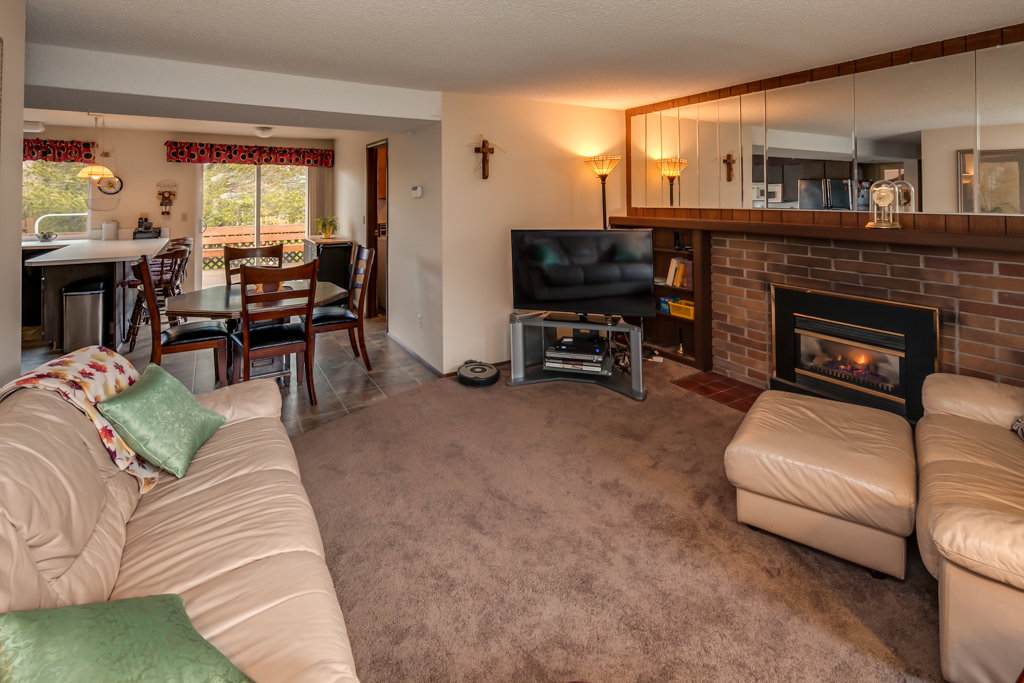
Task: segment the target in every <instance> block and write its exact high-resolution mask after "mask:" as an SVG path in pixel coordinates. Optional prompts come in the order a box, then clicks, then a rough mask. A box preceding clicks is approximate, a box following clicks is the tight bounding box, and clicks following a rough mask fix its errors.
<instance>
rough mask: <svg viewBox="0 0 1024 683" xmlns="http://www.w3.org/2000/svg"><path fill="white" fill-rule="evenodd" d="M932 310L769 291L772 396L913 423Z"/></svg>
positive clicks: (927, 366) (929, 368) (927, 359)
mask: <svg viewBox="0 0 1024 683" xmlns="http://www.w3.org/2000/svg"><path fill="white" fill-rule="evenodd" d="M938 313H939V312H938V309H935V308H926V307H923V306H912V305H908V304H899V303H892V302H889V301H881V300H877V299H866V298H863V297H854V296H845V295H839V294H833V293H831V292H819V291H815V290H809V289H796V288H791V287H784V286H782V285H773V286H772V341H773V344H772V349H773V358H772V361H773V366H772V380H771V386H772V388H773V389H783V390H789V391H797V392H799V393H805V394H811V395H816V396H822V397H825V398H831V399H835V400H838V401H846V402H849V403H858V404H861V405H866V406H871V407H873V408H880V409H882V410H888V411H891V412H894V413H896V414H898V415H902V416H904V417H906V418H907V419H908V420H910V421H912V422H916V421H917V420H918V419H920V417H921V415H922V414H923V408H922V406H921V386H922V385H923V384H924V378H925V377H927V376H928V375H929V374H931V373H933V372H935V370H936V358H937V351H938Z"/></svg>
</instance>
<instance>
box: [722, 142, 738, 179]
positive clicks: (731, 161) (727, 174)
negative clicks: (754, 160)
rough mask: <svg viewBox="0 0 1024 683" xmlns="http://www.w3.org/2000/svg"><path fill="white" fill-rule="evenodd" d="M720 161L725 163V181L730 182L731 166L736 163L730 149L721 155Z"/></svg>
mask: <svg viewBox="0 0 1024 683" xmlns="http://www.w3.org/2000/svg"><path fill="white" fill-rule="evenodd" d="M722 163H723V164H725V182H727V183H731V182H732V167H733V165H734V164H735V163H736V157H734V156H733V155H732V150H729V153H728V154H726V155H725V156H724V157H722Z"/></svg>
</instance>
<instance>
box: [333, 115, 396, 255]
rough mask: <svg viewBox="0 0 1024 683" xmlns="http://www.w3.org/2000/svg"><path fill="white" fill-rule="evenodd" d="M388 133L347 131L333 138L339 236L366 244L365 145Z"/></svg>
mask: <svg viewBox="0 0 1024 683" xmlns="http://www.w3.org/2000/svg"><path fill="white" fill-rule="evenodd" d="M385 138H387V134H386V133H364V132H361V131H345V132H344V133H342V134H341V135H339V136H338V137H336V138H335V139H334V211H335V213H336V214H337V216H338V219H339V221H340V226H339V229H338V236H339V237H344V238H346V239H351V240H355V241H356V242H357V243H359V244H366V145H368V144H370V143H371V142H376V141H378V140H383V139H385Z"/></svg>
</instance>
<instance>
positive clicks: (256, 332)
mask: <svg viewBox="0 0 1024 683" xmlns="http://www.w3.org/2000/svg"><path fill="white" fill-rule="evenodd" d="M231 341H233V342H234V343H236V344H238V345H239V346H242V345H243V336H242V332H234V333H232V334H231ZM304 341H306V332H305V330H304V329H303V326H302V324H301V323H286V324H283V325H263V326H260V327H253V328H251V329H250V330H249V348H250V349H269V348H271V347H274V346H284V345H286V344H296V343H301V342H304Z"/></svg>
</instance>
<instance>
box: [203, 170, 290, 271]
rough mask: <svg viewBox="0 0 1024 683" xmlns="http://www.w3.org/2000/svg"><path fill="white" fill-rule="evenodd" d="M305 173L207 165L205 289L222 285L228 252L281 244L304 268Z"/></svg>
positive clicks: (205, 190)
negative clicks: (226, 248) (228, 247)
mask: <svg viewBox="0 0 1024 683" xmlns="http://www.w3.org/2000/svg"><path fill="white" fill-rule="evenodd" d="M305 234H306V167H305V166H254V165H250V164H204V165H203V287H210V286H215V285H222V284H224V273H223V270H224V247H225V246H234V247H251V246H257V245H259V246H265V245H269V244H278V243H283V244H284V245H285V247H284V249H285V263H286V264H287V263H301V262H302V238H303V237H304V236H305Z"/></svg>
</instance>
